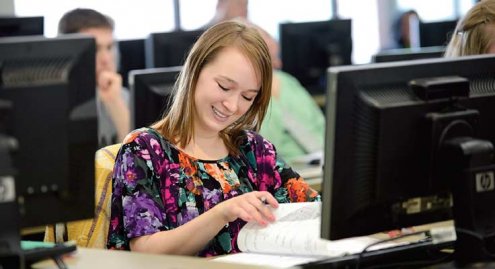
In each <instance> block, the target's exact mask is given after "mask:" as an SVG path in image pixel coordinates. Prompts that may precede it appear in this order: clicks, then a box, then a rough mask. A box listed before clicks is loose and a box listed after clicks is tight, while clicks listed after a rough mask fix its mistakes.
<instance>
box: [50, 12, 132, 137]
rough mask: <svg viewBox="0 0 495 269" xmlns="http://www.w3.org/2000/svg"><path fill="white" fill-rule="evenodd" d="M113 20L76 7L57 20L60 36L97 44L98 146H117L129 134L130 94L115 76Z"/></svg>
mask: <svg viewBox="0 0 495 269" xmlns="http://www.w3.org/2000/svg"><path fill="white" fill-rule="evenodd" d="M113 30H114V23H113V20H112V19H111V18H110V17H108V16H105V15H103V14H101V13H99V12H98V11H95V10H92V9H82V8H77V9H74V10H71V11H69V12H67V13H65V14H64V15H63V16H62V18H61V19H60V21H59V25H58V32H59V34H71V33H83V34H88V35H90V36H93V37H94V38H95V41H96V90H97V97H96V99H97V100H96V101H97V102H96V105H97V113H98V138H99V143H100V146H106V145H110V144H114V143H118V142H120V141H122V140H123V139H124V137H125V136H126V135H127V133H129V131H130V116H129V114H130V113H129V106H128V104H129V93H128V91H127V89H124V88H123V87H122V77H121V76H120V75H119V74H118V73H117V63H116V53H117V52H116V49H115V41H114V38H113Z"/></svg>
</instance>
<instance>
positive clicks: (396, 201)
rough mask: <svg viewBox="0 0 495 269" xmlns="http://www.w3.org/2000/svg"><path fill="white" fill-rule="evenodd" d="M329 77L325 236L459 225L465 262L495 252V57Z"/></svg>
mask: <svg viewBox="0 0 495 269" xmlns="http://www.w3.org/2000/svg"><path fill="white" fill-rule="evenodd" d="M328 74H329V79H330V81H331V84H330V85H329V87H328V91H327V100H328V104H329V105H328V106H326V109H327V111H326V115H327V124H326V144H325V155H324V156H325V158H324V182H323V206H322V226H321V234H322V237H323V238H327V239H331V240H334V239H340V238H346V237H352V236H360V235H368V234H373V233H377V232H382V231H387V230H393V229H397V228H403V227H411V226H415V225H419V224H425V223H433V222H436V221H441V220H446V219H451V218H454V220H455V226H456V228H457V241H456V255H457V256H458V258H459V259H460V260H468V261H469V260H472V259H474V260H476V259H483V258H486V253H487V252H488V251H491V253H493V251H494V242H495V241H494V239H493V234H494V233H495V225H494V223H495V207H493V205H494V204H495V193H494V173H495V171H494V170H495V166H494V160H493V153H494V152H493V143H494V142H495V128H494V122H495V106H494V104H495V79H494V78H495V57H493V56H472V57H466V58H457V59H445V58H438V59H425V60H415V61H403V62H394V63H381V64H370V65H362V66H347V67H335V68H330V69H329V71H328ZM452 205H453V207H452ZM485 239H489V240H487V241H486V242H483V241H482V240H485ZM490 240H491V241H490ZM487 249H488V250H487ZM492 257H493V256H492Z"/></svg>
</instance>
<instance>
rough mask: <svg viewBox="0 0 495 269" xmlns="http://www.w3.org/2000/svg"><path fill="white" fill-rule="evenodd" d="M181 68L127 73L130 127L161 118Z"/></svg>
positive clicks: (137, 126)
mask: <svg viewBox="0 0 495 269" xmlns="http://www.w3.org/2000/svg"><path fill="white" fill-rule="evenodd" d="M181 69H182V67H181V66H174V67H162V68H149V69H143V70H133V71H131V72H130V73H129V86H130V90H131V102H130V106H131V107H130V108H131V128H133V129H137V128H141V127H147V126H150V125H151V124H153V123H154V122H156V121H158V120H160V119H161V118H162V116H163V114H164V113H166V111H167V110H168V104H169V99H170V96H171V93H172V91H173V88H174V85H175V81H176V80H177V77H178V76H179V73H180V70H181Z"/></svg>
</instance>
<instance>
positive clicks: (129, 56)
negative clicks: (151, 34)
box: [118, 39, 146, 87]
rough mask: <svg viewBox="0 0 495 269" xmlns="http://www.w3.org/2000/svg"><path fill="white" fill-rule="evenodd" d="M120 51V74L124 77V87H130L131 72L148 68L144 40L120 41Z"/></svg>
mask: <svg viewBox="0 0 495 269" xmlns="http://www.w3.org/2000/svg"><path fill="white" fill-rule="evenodd" d="M118 49H119V74H120V75H121V76H122V84H123V85H124V87H129V71H131V70H140V69H144V68H146V62H145V57H144V39H129V40H120V41H119V42H118Z"/></svg>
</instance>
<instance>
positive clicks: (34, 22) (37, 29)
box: [0, 16, 44, 37]
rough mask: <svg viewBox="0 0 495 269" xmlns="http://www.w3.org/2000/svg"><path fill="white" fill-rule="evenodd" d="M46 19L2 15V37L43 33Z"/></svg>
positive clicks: (0, 31) (0, 28)
mask: <svg viewBox="0 0 495 269" xmlns="http://www.w3.org/2000/svg"><path fill="white" fill-rule="evenodd" d="M43 22H44V19H43V17H42V16H36V17H0V37H6V36H24V35H43V29H44V28H43V27H44V23H43Z"/></svg>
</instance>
